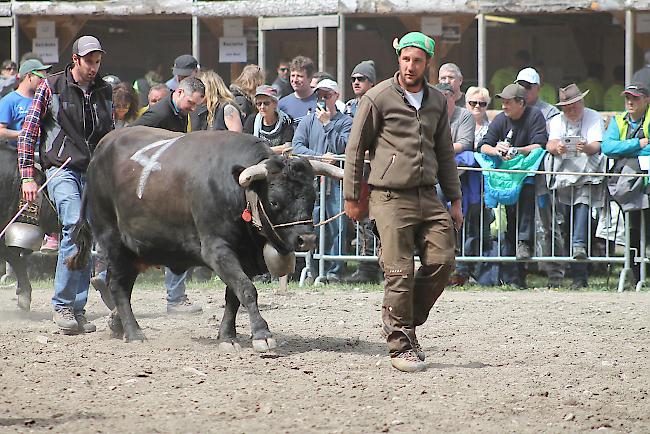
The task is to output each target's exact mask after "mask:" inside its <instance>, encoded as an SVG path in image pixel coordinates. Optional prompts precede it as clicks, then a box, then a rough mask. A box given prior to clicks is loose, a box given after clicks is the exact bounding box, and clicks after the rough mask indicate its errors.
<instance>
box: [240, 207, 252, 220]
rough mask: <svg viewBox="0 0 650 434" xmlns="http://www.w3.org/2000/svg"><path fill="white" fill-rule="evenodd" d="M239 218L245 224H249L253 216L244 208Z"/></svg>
mask: <svg viewBox="0 0 650 434" xmlns="http://www.w3.org/2000/svg"><path fill="white" fill-rule="evenodd" d="M241 218H242V220H244V221H245V222H246V223H250V222H251V220H253V215H252V214H251V211H250V210H249V209H248V208H246V209H244V211H243V212H242V213H241Z"/></svg>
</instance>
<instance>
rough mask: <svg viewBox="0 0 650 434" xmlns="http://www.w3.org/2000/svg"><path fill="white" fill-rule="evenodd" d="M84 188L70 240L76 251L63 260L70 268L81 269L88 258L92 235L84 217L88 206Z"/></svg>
mask: <svg viewBox="0 0 650 434" xmlns="http://www.w3.org/2000/svg"><path fill="white" fill-rule="evenodd" d="M87 191H88V190H87V189H86V190H85V191H84V192H83V194H82V196H81V211H80V212H79V220H77V223H75V225H74V228H73V229H72V237H71V238H72V242H73V243H74V244H75V246H77V253H75V254H74V255H72V256H69V257H68V258H66V260H65V264H66V265H67V266H68V268H69V269H70V270H82V269H83V268H85V267H86V265H87V264H88V259H89V258H90V249H91V247H92V242H93V237H92V232H91V231H90V224H89V223H88V218H87V217H86V214H87V213H86V209H87V207H88V195H87V194H86V192H87Z"/></svg>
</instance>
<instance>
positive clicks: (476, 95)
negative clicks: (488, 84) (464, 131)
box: [465, 86, 490, 143]
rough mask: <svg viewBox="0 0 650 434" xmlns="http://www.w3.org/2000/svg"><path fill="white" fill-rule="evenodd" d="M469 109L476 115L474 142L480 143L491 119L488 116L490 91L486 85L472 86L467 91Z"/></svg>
mask: <svg viewBox="0 0 650 434" xmlns="http://www.w3.org/2000/svg"><path fill="white" fill-rule="evenodd" d="M465 98H466V99H467V110H469V111H470V112H471V113H472V116H474V122H475V123H476V127H475V128H474V143H479V142H480V141H481V139H482V138H483V136H484V135H485V133H487V130H488V126H489V125H490V121H489V120H488V117H487V113H486V112H487V106H488V105H490V91H489V90H487V89H486V88H484V87H476V86H472V87H470V88H468V89H467V92H466V93H465Z"/></svg>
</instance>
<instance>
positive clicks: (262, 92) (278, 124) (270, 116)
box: [244, 85, 293, 150]
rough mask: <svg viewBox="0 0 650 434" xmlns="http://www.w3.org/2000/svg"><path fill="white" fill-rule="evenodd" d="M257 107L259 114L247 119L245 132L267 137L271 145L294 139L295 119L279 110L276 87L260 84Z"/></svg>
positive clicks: (256, 101)
mask: <svg viewBox="0 0 650 434" xmlns="http://www.w3.org/2000/svg"><path fill="white" fill-rule="evenodd" d="M255 107H256V108H257V114H256V115H255V116H249V117H248V119H246V124H245V125H244V132H245V133H248V134H252V135H254V136H255V137H260V138H262V139H266V141H267V142H269V146H271V147H275V146H281V145H284V144H285V143H287V142H289V143H290V142H291V140H292V139H293V121H292V120H291V117H289V115H288V114H286V113H285V112H283V111H282V110H278V96H277V92H276V90H275V88H273V87H271V86H267V85H262V86H258V88H257V90H256V91H255ZM279 149H280V148H278V150H279Z"/></svg>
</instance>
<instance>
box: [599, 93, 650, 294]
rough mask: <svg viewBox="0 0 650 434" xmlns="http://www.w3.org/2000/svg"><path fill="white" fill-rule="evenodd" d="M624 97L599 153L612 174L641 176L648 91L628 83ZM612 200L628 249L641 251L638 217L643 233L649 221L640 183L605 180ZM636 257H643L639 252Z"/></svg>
mask: <svg viewBox="0 0 650 434" xmlns="http://www.w3.org/2000/svg"><path fill="white" fill-rule="evenodd" d="M622 95H623V96H625V108H626V111H624V112H622V113H619V114H617V115H616V116H614V118H612V119H611V120H610V121H609V125H608V127H607V131H606V132H605V136H604V137H603V143H602V145H601V148H602V152H603V154H605V155H606V156H608V157H609V158H613V159H614V166H613V167H612V169H611V171H612V172H618V173H622V172H623V171H625V172H631V171H635V172H637V173H642V171H641V166H640V163H639V159H638V157H640V156H647V155H650V152H649V151H650V147H648V144H649V143H650V142H649V140H650V89H648V87H647V86H646V85H645V84H644V83H632V84H630V85H628V86H627V87H626V88H625V90H624V91H623V93H622ZM608 188H609V192H610V194H611V195H612V197H613V198H614V199H615V200H616V201H617V202H618V203H619V204H620V206H621V208H622V209H623V211H627V212H628V214H629V226H630V248H631V250H632V253H631V255H632V257H633V258H634V256H635V255H636V254H635V253H634V251H636V252H641V249H640V248H641V245H640V243H641V241H640V240H641V214H642V213H643V215H644V219H645V222H646V223H645V228H646V233H647V231H648V227H650V225H648V222H649V221H650V211H649V204H650V200H649V199H648V195H647V194H646V188H645V185H644V182H643V181H642V180H641V179H638V180H637V181H636V182H632V181H630V180H629V178H628V179H626V177H617V178H616V179H612V180H608ZM639 256H641V257H644V255H643V253H641V254H639ZM632 272H633V275H634V282H635V283H636V282H638V281H639V279H640V278H641V273H640V267H639V263H638V262H636V261H633V263H632Z"/></svg>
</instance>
